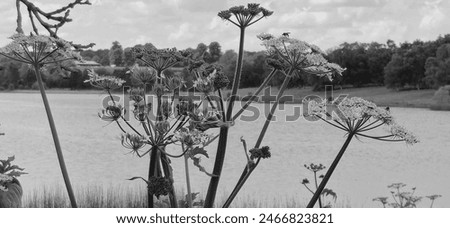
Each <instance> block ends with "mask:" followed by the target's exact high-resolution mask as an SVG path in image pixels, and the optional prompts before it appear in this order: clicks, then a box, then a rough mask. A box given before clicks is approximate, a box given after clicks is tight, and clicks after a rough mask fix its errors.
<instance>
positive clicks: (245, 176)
mask: <svg viewBox="0 0 450 228" xmlns="http://www.w3.org/2000/svg"><path fill="white" fill-rule="evenodd" d="M293 72H294V71H293V70H290V71H289V74H288V76H287V77H286V78H285V79H284V81H283V84H282V85H281V88H280V91H278V95H277V98H276V101H275V103H274V104H273V105H272V108H271V110H270V113H269V115H268V116H267V117H266V122H265V123H264V126H263V129H262V130H261V133H260V134H259V137H258V141H257V142H256V144H255V148H259V147H260V146H261V143H262V140H263V139H264V136H265V134H266V132H267V129H268V128H269V124H270V122H271V121H272V118H273V114H274V113H275V111H276V109H277V107H278V104H279V102H280V100H281V97H282V96H283V93H284V91H285V90H286V88H287V85H288V84H289V81H290V79H291V77H292V76H291V74H292V73H293ZM259 161H260V159H258V161H257V162H256V164H255V166H253V167H252V168H251V169H250V170H248V169H247V167H246V168H245V169H244V171H243V172H242V175H241V178H240V179H239V181H238V183H237V184H236V186H235V187H234V189H233V191H232V192H231V194H230V196H229V197H228V199H227V201H226V202H225V204H224V205H223V207H224V208H226V207H229V206H230V204H231V202H233V200H234V198H235V197H236V195H237V194H238V193H239V191H240V190H241V188H242V186H244V184H245V182H246V181H247V179H248V178H249V177H250V175H251V174H252V172H253V170H255V169H256V167H257V166H258V164H259Z"/></svg>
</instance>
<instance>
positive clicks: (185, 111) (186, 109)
mask: <svg viewBox="0 0 450 228" xmlns="http://www.w3.org/2000/svg"><path fill="white" fill-rule="evenodd" d="M196 109H197V105H196V104H195V103H194V101H193V100H192V99H187V100H181V99H180V103H179V104H177V111H178V115H182V116H189V114H191V113H194V110H196Z"/></svg>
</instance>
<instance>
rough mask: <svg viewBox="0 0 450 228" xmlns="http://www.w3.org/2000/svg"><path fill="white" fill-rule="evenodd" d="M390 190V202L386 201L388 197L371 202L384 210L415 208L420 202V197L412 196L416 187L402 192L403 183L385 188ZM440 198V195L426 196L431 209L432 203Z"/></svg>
mask: <svg viewBox="0 0 450 228" xmlns="http://www.w3.org/2000/svg"><path fill="white" fill-rule="evenodd" d="M387 187H388V189H390V193H391V197H392V200H393V201H392V202H390V201H389V200H388V199H389V197H377V198H374V199H373V201H378V202H380V203H381V204H382V205H383V207H384V208H386V207H392V208H411V207H417V204H418V203H419V202H420V201H421V200H422V198H423V197H422V196H416V195H414V194H415V192H416V187H413V188H411V190H410V191H407V190H404V188H405V187H406V184H403V183H393V184H390V185H388V186H387ZM440 197H442V196H441V195H430V196H426V198H428V199H429V200H430V201H431V204H430V207H433V204H434V201H435V200H436V199H437V198H440Z"/></svg>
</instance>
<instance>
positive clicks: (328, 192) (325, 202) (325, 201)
mask: <svg viewBox="0 0 450 228" xmlns="http://www.w3.org/2000/svg"><path fill="white" fill-rule="evenodd" d="M304 167H305V168H306V169H307V170H309V171H311V172H312V173H313V174H314V176H313V177H314V183H312V185H313V186H314V188H315V191H317V188H318V187H319V185H318V180H319V179H322V178H323V177H324V176H323V175H321V174H320V171H322V170H325V168H326V167H325V166H323V165H322V164H319V165H316V164H314V163H311V164H309V165H306V164H305V165H304ZM301 183H302V185H303V186H304V187H305V188H306V189H307V190H308V191H309V192H310V193H311V194H313V195H314V193H315V191H314V190H312V189H311V188H310V187H309V186H308V185H309V184H311V182H310V181H309V179H308V178H304V179H302V182H301ZM329 196H330V197H331V200H330V199H329V198H330V197H329ZM336 200H337V194H336V192H334V191H333V190H332V189H329V188H324V189H323V190H322V192H321V194H320V197H319V207H320V208H330V207H332V205H331V203H332V202H334V203H336Z"/></svg>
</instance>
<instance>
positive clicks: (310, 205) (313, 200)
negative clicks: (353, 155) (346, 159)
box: [307, 132, 355, 208]
mask: <svg viewBox="0 0 450 228" xmlns="http://www.w3.org/2000/svg"><path fill="white" fill-rule="evenodd" d="M354 134H355V133H354V132H350V133H349V134H348V136H347V140H345V143H344V145H343V146H342V148H341V150H340V151H339V153H338V154H337V156H336V158H335V159H334V161H333V163H332V164H331V166H330V168H329V169H328V170H327V173H326V174H325V177H324V178H323V179H322V181H321V182H320V185H319V188H317V190H316V192H315V193H314V195H313V197H312V198H311V201H309V203H308V206H307V208H313V207H314V205H315V204H316V202H317V200H318V199H319V197H320V195H321V194H322V191H323V189H324V188H325V186H326V185H327V183H328V180H330V177H331V175H332V174H333V172H334V170H335V169H336V166H337V165H338V163H339V160H341V158H342V156H343V155H344V153H345V150H347V147H348V145H349V144H350V141H351V140H352V138H353V136H354Z"/></svg>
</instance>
